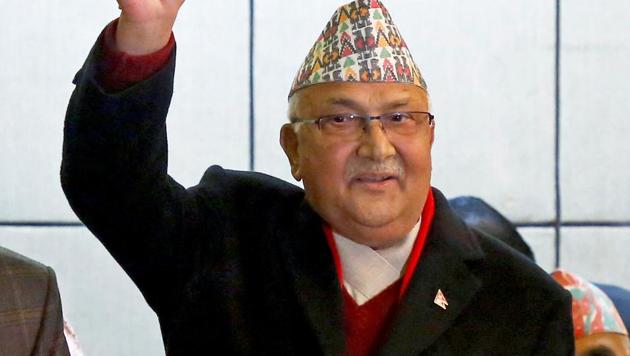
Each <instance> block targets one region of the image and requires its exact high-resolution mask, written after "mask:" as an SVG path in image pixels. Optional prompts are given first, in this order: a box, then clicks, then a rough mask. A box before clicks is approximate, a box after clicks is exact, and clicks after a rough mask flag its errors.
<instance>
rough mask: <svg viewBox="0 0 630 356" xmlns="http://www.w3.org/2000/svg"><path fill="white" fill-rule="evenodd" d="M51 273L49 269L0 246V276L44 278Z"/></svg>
mask: <svg viewBox="0 0 630 356" xmlns="http://www.w3.org/2000/svg"><path fill="white" fill-rule="evenodd" d="M51 273H52V270H51V268H50V267H48V266H45V265H43V264H41V263H39V262H37V261H35V260H32V259H30V258H28V257H26V256H23V255H21V254H19V253H17V252H15V251H12V250H9V249H7V248H4V247H2V246H0V276H3V275H15V276H19V277H25V276H44V277H45V278H46V277H47V276H48V275H49V274H51Z"/></svg>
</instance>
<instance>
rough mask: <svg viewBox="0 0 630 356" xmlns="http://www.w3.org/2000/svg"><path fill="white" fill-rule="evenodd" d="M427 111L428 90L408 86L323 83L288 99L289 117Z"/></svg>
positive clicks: (296, 93)
mask: <svg viewBox="0 0 630 356" xmlns="http://www.w3.org/2000/svg"><path fill="white" fill-rule="evenodd" d="M428 108H429V98H428V95H427V93H426V91H425V90H423V89H421V88H419V87H417V86H415V85H410V84H405V83H347V82H339V83H321V84H317V85H312V86H309V87H306V88H303V89H300V90H298V91H297V92H295V93H294V94H293V96H291V98H290V99H289V117H295V116H300V117H309V116H310V117H312V116H313V115H317V114H320V115H321V114H330V113H336V112H356V113H362V114H375V115H376V114H382V113H384V112H390V111H395V110H401V111H402V110H407V111H412V110H413V111H427V110H428ZM305 115H306V116H305Z"/></svg>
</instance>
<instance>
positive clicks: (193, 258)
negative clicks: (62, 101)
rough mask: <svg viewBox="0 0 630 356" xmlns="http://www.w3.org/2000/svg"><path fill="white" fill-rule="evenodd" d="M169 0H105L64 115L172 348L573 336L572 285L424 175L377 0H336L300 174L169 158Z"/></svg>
mask: <svg viewBox="0 0 630 356" xmlns="http://www.w3.org/2000/svg"><path fill="white" fill-rule="evenodd" d="M182 3H183V1H181V0H179V1H176V0H170V1H168V0H167V1H157V0H142V1H138V0H136V1H123V0H121V1H119V5H120V7H121V9H122V13H121V16H120V18H119V19H118V21H117V22H113V23H112V24H110V25H109V26H108V27H107V28H106V29H105V31H104V32H103V34H102V36H101V37H100V38H99V40H98V41H97V44H96V45H95V46H94V48H93V50H92V52H91V54H90V55H89V57H88V59H87V61H86V63H85V64H84V66H83V68H82V69H81V70H80V71H79V73H78V74H77V76H76V77H75V83H76V85H77V87H76V90H75V92H74V93H73V96H72V98H71V100H70V104H69V107H68V113H67V116H66V126H65V140H64V158H63V164H62V185H63V188H64V191H65V193H66V195H67V197H68V199H69V201H70V204H71V205H72V207H73V209H74V210H75V211H76V213H77V214H78V216H79V217H80V218H81V219H82V221H84V222H85V224H86V225H87V226H88V227H89V228H90V229H91V231H92V232H94V234H95V235H96V236H97V237H98V238H99V239H100V240H101V241H102V242H103V243H104V245H105V246H106V247H107V249H108V250H109V251H110V252H111V253H112V255H113V256H114V257H115V258H116V259H117V261H118V262H119V263H120V264H121V265H122V266H123V268H124V269H125V270H126V271H127V273H128V274H129V275H130V276H131V278H132V279H133V280H134V282H135V283H136V284H137V285H138V287H139V288H140V290H141V291H142V293H143V294H144V296H145V298H146V300H147V302H148V303H149V305H150V306H151V307H152V308H153V310H155V312H156V313H157V315H158V317H159V320H160V325H161V329H162V334H163V338H164V343H165V347H166V350H167V353H168V354H169V355H189V354H199V353H201V354H203V353H205V352H208V353H209V352H210V351H213V352H216V353H217V354H273V355H291V354H300V355H304V354H307V355H308V354H314V355H319V354H326V355H341V354H348V355H366V354H374V353H382V354H387V355H415V354H430V355H481V354H490V353H491V354H496V355H530V354H538V355H555V354H558V355H569V354H572V352H573V346H572V344H573V342H572V328H571V316H570V312H571V311H570V297H569V296H568V294H566V292H564V291H563V290H562V288H560V287H559V286H558V285H557V284H555V283H554V282H553V280H551V278H550V277H549V276H547V275H546V274H545V273H544V272H543V271H542V270H540V269H538V268H537V267H536V266H535V265H533V264H531V263H529V262H528V261H526V260H525V259H524V258H522V257H520V256H518V255H517V254H515V253H513V252H512V251H511V250H509V249H508V248H506V247H505V246H504V245H502V244H499V243H496V242H494V241H493V240H492V239H489V238H488V237H487V236H485V235H482V234H479V233H476V232H473V231H471V230H469V229H468V228H467V227H466V226H465V224H464V223H463V222H462V221H461V220H460V219H459V218H457V217H456V216H455V215H454V214H453V213H452V212H451V210H450V208H449V207H448V203H447V201H446V199H445V198H444V197H443V196H442V194H441V193H440V192H439V191H438V190H436V189H431V187H430V176H431V154H430V151H431V146H432V143H433V138H434V120H433V115H432V114H430V113H429V100H428V94H427V88H426V84H425V83H424V80H423V79H422V76H421V74H420V71H419V70H418V68H417V66H416V65H415V63H414V62H413V59H412V57H411V54H410V53H409V51H408V49H407V47H406V45H405V42H404V41H403V39H402V37H401V36H400V33H399V32H398V30H397V29H396V27H395V25H394V24H393V22H392V20H391V17H390V15H389V13H388V12H387V10H386V9H385V7H384V6H383V5H382V4H381V3H380V2H379V1H353V2H351V3H349V4H347V5H345V6H342V7H340V8H339V9H338V10H337V11H336V12H335V13H334V15H333V18H332V19H331V21H330V22H329V23H328V24H327V25H326V28H325V29H324V31H323V32H322V35H321V36H320V38H319V39H318V40H317V42H316V43H315V45H314V46H313V49H312V50H311V51H310V53H309V54H308V56H307V57H306V60H305V62H304V64H303V65H302V67H301V68H300V70H299V72H298V75H297V77H296V79H295V81H294V83H293V86H292V88H291V91H290V94H289V115H290V123H287V124H286V125H284V126H283V127H282V129H281V133H280V136H281V137H280V141H281V144H282V147H283V149H284V150H285V152H286V154H287V157H288V159H289V162H290V164H291V171H292V174H293V176H294V177H295V178H296V179H298V180H302V181H303V182H304V190H302V189H300V188H297V187H295V186H293V185H291V184H288V183H286V182H283V181H280V180H277V179H274V178H272V177H269V176H266V175H263V174H259V173H252V172H237V171H230V170H225V169H223V168H221V167H216V166H214V167H211V168H209V169H208V170H207V171H206V173H205V174H204V176H203V178H202V180H201V182H200V184H199V185H197V186H195V187H193V188H190V189H185V188H183V187H181V186H180V185H178V184H177V183H176V182H175V181H174V180H173V179H172V178H170V177H169V176H168V175H167V174H166V155H167V154H166V152H167V145H166V132H165V124H164V122H165V118H166V114H167V111H168V107H169V104H170V99H171V94H172V84H173V83H172V81H173V73H174V65H175V62H174V56H175V52H174V40H173V37H172V34H171V28H172V25H173V23H174V21H175V17H176V15H177V12H178V10H179V8H180V6H181V5H182Z"/></svg>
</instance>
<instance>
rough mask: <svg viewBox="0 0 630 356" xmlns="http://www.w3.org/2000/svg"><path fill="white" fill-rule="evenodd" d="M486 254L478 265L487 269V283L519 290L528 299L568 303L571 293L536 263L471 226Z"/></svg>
mask: <svg viewBox="0 0 630 356" xmlns="http://www.w3.org/2000/svg"><path fill="white" fill-rule="evenodd" d="M471 230H472V232H473V234H474V235H475V236H476V237H477V239H478V241H479V244H480V246H481V248H482V250H483V252H484V254H485V258H484V259H483V265H482V266H480V268H483V270H484V271H485V272H486V273H485V274H484V275H485V276H486V277H485V278H486V279H487V280H486V282H488V283H492V284H494V285H495V286H496V287H497V288H499V289H500V290H504V291H507V290H511V291H513V292H520V293H519V295H522V296H525V297H526V298H527V299H530V301H534V299H539V300H540V301H545V302H546V303H556V302H567V301H568V300H570V295H568V293H566V291H565V290H564V289H563V288H562V287H561V286H560V285H559V284H558V283H556V282H555V281H554V280H553V278H552V277H551V276H550V275H549V274H548V273H547V272H545V271H544V270H543V269H542V268H541V267H540V266H538V265H537V264H536V263H535V262H533V261H532V260H530V259H529V258H527V257H526V256H525V255H523V254H522V253H520V252H518V251H516V250H514V249H513V248H511V247H509V246H507V245H506V244H504V243H503V242H501V241H499V240H497V239H496V238H494V237H492V236H490V235H488V234H486V233H484V232H483V231H480V230H477V229H474V228H473V229H471Z"/></svg>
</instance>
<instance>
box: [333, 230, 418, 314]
mask: <svg viewBox="0 0 630 356" xmlns="http://www.w3.org/2000/svg"><path fill="white" fill-rule="evenodd" d="M420 222H421V220H418V223H417V224H416V225H415V226H414V227H413V229H411V231H410V232H409V233H408V234H407V236H405V238H404V239H403V240H401V241H400V242H399V243H397V244H396V245H394V246H390V247H387V248H384V249H380V250H375V249H372V248H371V247H369V246H366V245H362V244H360V243H357V242H354V241H352V240H350V239H349V238H347V237H344V236H342V235H340V234H338V233H337V232H335V231H333V237H334V239H335V244H336V245H337V252H338V253H339V259H340V260H341V268H342V272H343V279H344V280H343V284H344V286H345V288H346V290H347V291H348V294H350V296H351V297H352V299H354V301H355V302H356V303H357V305H363V304H365V302H367V301H368V300H370V299H372V298H374V297H375V296H377V295H378V294H379V293H381V292H382V291H383V290H385V289H386V288H387V287H389V286H390V285H392V283H394V282H396V281H397V280H398V279H400V277H401V276H402V274H403V273H404V270H405V264H406V263H407V259H408V258H409V255H410V254H411V250H413V245H414V243H415V242H416V237H417V236H418V231H419V230H420Z"/></svg>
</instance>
